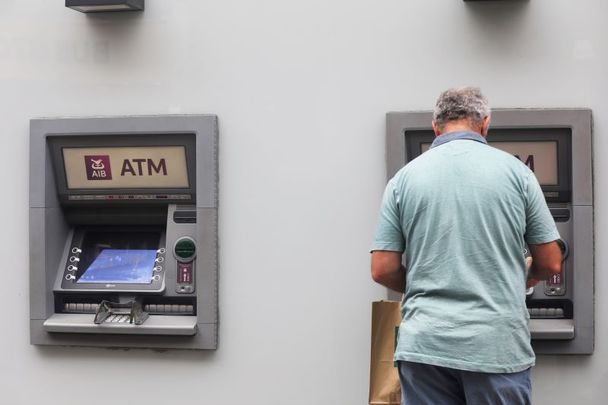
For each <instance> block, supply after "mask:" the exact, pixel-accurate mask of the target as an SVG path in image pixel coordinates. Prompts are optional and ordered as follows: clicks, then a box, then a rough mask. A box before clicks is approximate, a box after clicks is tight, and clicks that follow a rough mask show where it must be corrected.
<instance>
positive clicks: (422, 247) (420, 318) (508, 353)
mask: <svg viewBox="0 0 608 405" xmlns="http://www.w3.org/2000/svg"><path fill="white" fill-rule="evenodd" d="M558 238H559V234H558V232H557V228H556V226H555V222H554V221H553V218H552V216H551V213H550V211H549V209H548V207H547V204H546V202H545V199H544V196H543V193H542V190H541V188H540V185H539V184H538V181H537V180H536V177H535V176H534V174H533V173H532V172H531V171H530V169H528V167H527V166H526V165H524V164H523V163H521V162H520V161H519V160H518V159H516V158H515V157H513V156H512V155H510V154H508V153H505V152H503V151H500V150H498V149H496V148H493V147H491V146H489V145H488V144H487V142H486V140H485V138H484V137H482V136H481V135H479V134H476V133H472V132H452V133H449V134H444V135H441V136H439V137H437V138H435V141H434V142H433V145H432V146H431V149H430V150H429V151H427V152H425V153H423V154H422V155H420V156H419V157H417V158H416V159H414V160H412V161H411V162H410V163H408V164H407V165H406V166H405V167H403V168H402V169H401V170H400V171H399V172H398V173H397V174H396V175H395V176H394V177H393V178H392V179H391V180H390V181H389V182H388V185H387V187H386V191H385V193H384V197H383V200H382V206H381V209H380V215H379V221H378V227H377V231H376V235H375V239H374V243H373V246H372V250H389V251H396V252H403V253H404V254H405V263H406V268H407V272H406V273H407V275H406V291H405V294H404V297H403V301H402V305H401V310H402V314H403V321H402V323H401V326H400V328H399V337H398V343H397V348H396V351H395V359H396V360H404V361H411V362H417V363H425V364H431V365H436V366H442V367H450V368H455V369H459V370H468V371H476V372H487V373H512V372H519V371H522V370H525V369H527V368H529V367H531V366H533V365H534V362H535V357H534V352H533V351H532V347H531V345H530V332H529V329H528V319H529V315H528V311H527V309H526V303H525V290H526V288H525V286H526V278H527V275H526V269H525V261H524V254H523V250H524V247H525V244H526V243H530V244H541V243H547V242H551V241H554V240H556V239H558Z"/></svg>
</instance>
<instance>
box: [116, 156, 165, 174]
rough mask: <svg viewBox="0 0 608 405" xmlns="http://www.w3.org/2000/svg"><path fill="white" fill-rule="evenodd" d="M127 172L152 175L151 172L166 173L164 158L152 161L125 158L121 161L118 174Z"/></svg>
mask: <svg viewBox="0 0 608 405" xmlns="http://www.w3.org/2000/svg"><path fill="white" fill-rule="evenodd" d="M126 174H129V175H131V176H145V175H148V176H152V175H153V174H160V175H162V176H166V175H167V164H166V162H165V159H160V160H159V161H158V163H154V161H153V160H152V159H125V160H124V161H123V162H122V169H121V170H120V175H121V176H124V175H126Z"/></svg>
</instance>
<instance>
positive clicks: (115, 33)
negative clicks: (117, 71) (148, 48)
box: [74, 11, 145, 62]
mask: <svg viewBox="0 0 608 405" xmlns="http://www.w3.org/2000/svg"><path fill="white" fill-rule="evenodd" d="M74 12H75V13H78V12H76V11H74ZM78 14H81V13H78ZM144 17H145V15H144V13H142V12H111V13H89V14H82V18H83V20H85V21H84V22H85V25H86V30H87V31H88V33H87V35H88V36H89V37H90V38H92V39H96V40H98V41H101V44H102V45H103V46H102V48H103V49H98V51H100V52H102V53H103V52H104V51H105V52H106V53H110V51H111V53H112V56H113V57H112V58H111V59H116V60H118V61H120V60H122V61H125V62H127V61H129V60H130V59H131V58H133V57H134V55H135V54H137V52H136V51H137V50H138V48H139V45H141V43H142V36H143V32H142V31H143V30H142V27H143V21H144ZM99 56H100V57H102V59H109V58H110V55H109V54H107V55H105V58H103V56H104V55H99Z"/></svg>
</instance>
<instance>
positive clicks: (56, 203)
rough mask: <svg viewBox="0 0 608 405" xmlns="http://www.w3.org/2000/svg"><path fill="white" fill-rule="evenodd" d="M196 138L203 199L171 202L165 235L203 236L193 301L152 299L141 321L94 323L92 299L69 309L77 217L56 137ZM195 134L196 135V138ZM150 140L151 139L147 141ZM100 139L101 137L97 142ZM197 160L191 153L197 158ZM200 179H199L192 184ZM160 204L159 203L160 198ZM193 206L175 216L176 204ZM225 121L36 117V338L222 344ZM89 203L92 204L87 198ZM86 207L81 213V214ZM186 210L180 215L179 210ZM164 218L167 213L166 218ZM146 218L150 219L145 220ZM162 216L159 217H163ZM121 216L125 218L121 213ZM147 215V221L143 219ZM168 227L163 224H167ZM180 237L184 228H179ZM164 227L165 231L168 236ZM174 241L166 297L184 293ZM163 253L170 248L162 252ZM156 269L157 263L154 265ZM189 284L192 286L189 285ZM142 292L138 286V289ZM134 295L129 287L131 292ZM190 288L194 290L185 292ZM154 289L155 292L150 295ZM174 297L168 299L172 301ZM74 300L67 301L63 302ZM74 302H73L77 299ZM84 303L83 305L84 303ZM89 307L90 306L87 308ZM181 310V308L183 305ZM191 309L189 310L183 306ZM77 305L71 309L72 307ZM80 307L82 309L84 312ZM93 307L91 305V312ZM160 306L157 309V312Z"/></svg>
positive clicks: (164, 345)
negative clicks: (64, 184)
mask: <svg viewBox="0 0 608 405" xmlns="http://www.w3.org/2000/svg"><path fill="white" fill-rule="evenodd" d="M159 135H160V136H163V137H165V138H166V139H169V138H170V137H171V136H173V135H175V136H176V137H179V136H181V137H190V138H193V139H194V142H193V143H192V144H191V146H192V145H195V151H194V153H193V154H192V153H191V152H188V151H186V153H187V155H188V156H192V155H194V156H195V162H192V161H190V162H188V164H189V165H190V166H192V167H190V168H191V169H192V168H193V167H195V173H193V174H194V176H192V173H190V174H189V176H190V178H191V179H195V181H194V184H192V183H191V188H192V190H194V191H195V194H194V195H195V196H196V197H195V198H196V201H187V202H184V203H183V204H184V205H180V203H179V202H173V203H170V202H169V203H167V204H165V205H164V206H163V205H162V203H161V207H162V209H166V212H167V214H166V217H167V218H166V235H167V243H169V240H168V239H170V237H171V238H173V239H175V235H182V236H183V237H186V238H191V239H193V240H195V241H196V252H197V254H196V259H195V260H194V262H193V263H194V265H193V267H194V269H193V277H194V280H195V283H196V284H195V287H194V288H195V290H194V291H193V293H191V294H190V297H188V299H191V300H192V303H193V305H190V306H189V305H177V304H173V305H164V304H159V305H156V304H154V305H153V306H148V307H147V309H149V310H151V315H150V317H149V318H148V319H147V320H146V321H145V322H144V323H143V324H141V325H134V324H129V323H128V322H126V323H123V324H116V325H110V324H108V325H105V324H102V325H95V324H93V322H92V320H93V316H94V314H92V313H91V309H92V308H93V307H92V305H93V304H86V303H85V304H73V305H74V309H76V311H73V312H72V313H62V311H61V310H58V304H57V302H55V299H56V294H57V293H62V290H61V282H60V281H61V280H60V278H61V277H63V276H62V267H65V265H63V264H62V263H64V262H65V261H66V258H67V257H68V256H69V254H70V253H69V249H70V242H71V239H72V234H73V233H74V225H73V224H70V223H69V221H68V220H67V214H66V212H67V211H68V210H69V208H66V207H65V206H64V205H63V204H62V203H61V201H60V198H59V196H58V189H57V186H58V184H57V182H56V179H55V171H54V167H53V162H52V151H51V150H50V149H51V147H50V146H49V143H50V142H49V141H48V140H49V139H52V138H57V137H62V138H65V139H70V138H74V139H75V138H76V137H78V138H79V139H88V138H90V139H91V140H93V139H103V138H104V137H106V138H107V136H114V137H117V138H118V137H129V136H131V137H135V138H138V137H139V138H138V139H144V138H147V139H153V138H154V137H155V136H159ZM190 138H189V139H190ZM144 144H145V143H144ZM93 145H94V143H93ZM191 160H192V159H191ZM192 185H194V187H192ZM157 205H158V204H157ZM180 210H183V211H184V213H188V212H189V213H188V214H187V215H188V216H189V218H188V219H187V220H183V221H182V220H181V219H180V220H179V221H178V220H176V218H177V216H174V215H175V213H176V212H178V214H180V212H179V211H180ZM217 210H218V125H217V117H216V116H212V115H183V116H177V115H176V116H145V117H144V116H140V117H117V118H115V117H107V118H101V117H100V118H70V119H61V118H59V119H33V120H31V122H30V341H31V343H32V344H36V345H64V346H98V347H136V348H159V349H168V348H177V349H216V348H217V343H218V253H217V249H218V241H217V221H218V217H217V215H218V214H217ZM84 211H86V206H85V209H84ZM79 215H80V214H79ZM178 216H179V215H178ZM161 219H162V218H161ZM143 221H144V222H145V220H143ZM159 221H160V220H159ZM119 222H120V221H119ZM140 222H141V221H140ZM162 226H163V227H164V224H163V225H162ZM180 237H181V236H180ZM164 238H165V235H162V236H161V241H162V240H164ZM172 247H173V246H169V245H168V244H167V246H166V254H165V257H166V258H167V260H166V263H165V269H164V270H165V271H164V272H165V274H164V276H163V277H164V278H163V279H162V281H163V283H164V284H163V286H162V290H161V289H159V291H157V292H156V295H155V297H160V298H157V299H158V300H161V301H158V302H162V300H163V299H169V300H171V299H173V300H174V301H172V302H176V300H179V299H182V298H181V296H179V294H177V290H178V289H179V288H180V287H179V282H178V281H177V280H176V278H175V276H176V272H177V270H176V267H177V265H176V264H170V263H169V262H171V259H172V256H171V252H170V250H172ZM163 253H164V252H163ZM155 269H156V268H155ZM187 291H188V290H186V292H187ZM134 294H136V292H135V293H134ZM127 295H128V294H127ZM186 295H187V294H186ZM147 296H150V295H147ZM168 302H169V301H168ZM61 305H66V306H67V305H68V304H61ZM70 305H71V304H70ZM79 305H82V306H79ZM87 309H88V310H89V311H87ZM180 311H181V312H182V313H180ZM184 311H185V312H184ZM66 312H70V311H66ZM79 312H80V313H79ZM87 312H88V313H87ZM154 312H156V313H154Z"/></svg>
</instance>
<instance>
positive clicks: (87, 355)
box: [35, 346, 217, 364]
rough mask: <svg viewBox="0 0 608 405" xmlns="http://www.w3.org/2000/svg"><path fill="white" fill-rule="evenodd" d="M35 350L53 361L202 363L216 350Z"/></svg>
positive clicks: (37, 347) (57, 348) (52, 348)
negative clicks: (166, 361) (153, 360)
mask: <svg viewBox="0 0 608 405" xmlns="http://www.w3.org/2000/svg"><path fill="white" fill-rule="evenodd" d="M35 349H36V352H37V353H38V354H39V355H40V358H41V359H44V360H49V361H53V360H55V359H63V360H73V359H85V360H92V361H95V360H97V359H104V360H109V361H113V360H116V361H124V360H125V359H128V360H146V359H147V360H150V359H161V360H165V359H166V360H170V361H172V362H176V361H178V362H184V363H197V364H204V363H210V362H215V360H214V357H216V356H217V351H216V350H175V349H133V348H91V347H67V346H59V347H57V346H54V347H50V346H36V347H35Z"/></svg>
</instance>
